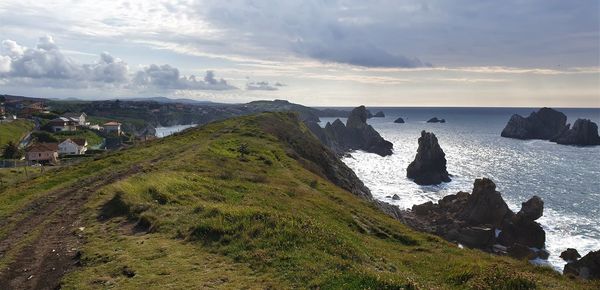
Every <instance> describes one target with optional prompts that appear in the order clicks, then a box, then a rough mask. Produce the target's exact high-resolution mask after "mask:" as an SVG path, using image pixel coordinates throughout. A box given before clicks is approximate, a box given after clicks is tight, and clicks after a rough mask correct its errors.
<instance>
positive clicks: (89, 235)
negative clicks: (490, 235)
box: [0, 113, 600, 289]
mask: <svg viewBox="0 0 600 290" xmlns="http://www.w3.org/2000/svg"><path fill="white" fill-rule="evenodd" d="M332 156H333V155H331V153H330V152H328V151H326V150H325V149H324V148H323V147H322V146H321V145H320V144H319V143H318V141H317V140H316V139H315V138H314V137H313V136H312V135H310V134H308V133H307V129H306V127H304V126H303V125H302V124H301V123H300V122H299V121H298V120H297V117H296V116H295V115H292V114H288V113H263V114H260V115H255V116H246V117H239V118H234V119H230V120H226V121H222V122H217V123H211V124H208V125H206V126H203V127H200V128H194V129H191V130H187V131H185V132H183V133H179V134H175V135H173V136H170V137H167V138H164V139H160V140H156V141H152V142H149V143H146V144H143V145H141V146H136V147H133V148H130V149H127V150H121V151H118V152H113V153H110V154H108V155H105V156H102V157H98V158H96V160H94V161H90V162H86V163H81V164H77V165H74V166H70V167H65V168H59V169H56V170H52V171H50V172H46V173H45V174H42V175H39V176H37V177H36V178H35V179H33V180H28V181H24V182H21V183H19V184H17V185H16V186H14V187H10V188H2V189H0V253H3V255H0V286H5V287H0V288H34V287H36V286H38V287H41V286H42V285H52V284H53V283H58V281H62V282H61V284H62V289H106V288H114V289H198V288H211V287H214V288H227V289H242V288H248V289H256V288H261V289H263V288H275V289H286V288H321V289H366V288H368V289H432V288H435V289H536V288H556V289H597V288H598V287H599V286H600V284H598V283H596V284H593V283H590V282H581V281H571V280H569V279H567V278H564V277H562V276H561V275H559V274H557V273H555V272H554V271H553V270H551V269H549V268H542V267H534V266H532V265H530V264H529V263H528V262H526V261H517V260H513V259H510V258H505V257H498V256H493V255H490V254H486V253H483V252H480V251H476V250H467V249H460V248H458V247H456V246H455V245H453V244H450V243H448V242H446V241H443V240H441V239H440V238H437V237H435V236H431V235H427V234H423V233H418V232H415V231H413V230H411V229H409V228H408V227H406V226H405V225H403V224H402V223H400V222H398V221H397V220H394V219H393V218H391V217H389V216H387V215H385V214H383V213H382V212H380V211H379V210H378V209H377V208H376V207H375V206H374V205H373V204H372V203H370V202H369V201H367V200H365V199H363V198H360V197H358V196H356V195H354V194H352V193H350V192H349V191H347V190H344V189H342V188H340V187H338V186H337V185H335V184H333V183H332V182H331V181H330V179H335V178H333V177H332V176H334V175H335V172H338V171H341V172H343V171H344V170H346V169H347V168H345V166H344V165H343V164H341V163H335V162H334V163H331V162H330V161H331V158H332ZM328 160H329V161H328ZM325 161H328V162H329V163H326V162H325ZM334 171H335V172H334ZM327 176H329V178H328V177H327ZM336 183H339V184H348V180H340V179H337V180H336ZM31 265H33V266H31ZM24 269H25V270H24ZM63 272H66V275H63ZM6 286H8V287H6Z"/></svg>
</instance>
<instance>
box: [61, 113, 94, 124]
mask: <svg viewBox="0 0 600 290" xmlns="http://www.w3.org/2000/svg"><path fill="white" fill-rule="evenodd" d="M62 116H63V117H65V118H67V119H70V120H71V121H73V122H75V123H77V125H79V126H85V125H88V123H86V122H85V118H86V117H87V115H86V114H85V113H64V114H63V115H62Z"/></svg>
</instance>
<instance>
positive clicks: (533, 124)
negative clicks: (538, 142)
mask: <svg viewBox="0 0 600 290" xmlns="http://www.w3.org/2000/svg"><path fill="white" fill-rule="evenodd" d="M567 129H568V126H567V116H566V115H565V114H563V113H561V112H559V111H556V110H554V109H550V108H541V109H540V110H538V111H537V112H532V113H531V114H530V115H529V116H528V117H527V118H524V117H523V116H520V115H517V114H515V115H513V116H512V117H511V118H510V120H509V121H508V123H507V124H506V127H504V130H502V133H501V134H500V135H501V136H502V137H508V138H516V139H543V140H550V139H552V138H556V137H557V136H559V135H560V134H561V133H563V131H565V130H567Z"/></svg>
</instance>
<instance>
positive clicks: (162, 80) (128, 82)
mask: <svg viewBox="0 0 600 290" xmlns="http://www.w3.org/2000/svg"><path fill="white" fill-rule="evenodd" d="M0 80H4V82H5V83H6V82H7V81H8V82H9V83H12V84H19V85H28V86H36V85H37V86H44V87H55V88H69V87H71V88H85V87H102V86H111V87H122V88H128V89H132V90H136V89H158V90H230V89H235V87H234V86H231V85H229V84H228V83H227V81H225V80H224V79H216V78H215V75H214V72H213V71H208V72H207V73H206V76H205V77H204V79H197V78H196V76H194V75H191V76H184V75H181V74H180V72H179V69H177V68H176V67H172V66H170V65H168V64H165V65H161V66H159V65H155V64H153V65H150V66H148V67H146V68H143V69H141V70H139V71H137V72H136V73H132V72H131V71H130V69H129V66H128V65H127V63H126V62H124V61H123V60H121V59H119V58H116V57H114V56H112V55H110V54H109V53H107V52H103V53H101V54H100V59H99V60H98V61H97V62H95V63H92V64H79V63H77V62H75V61H74V60H72V59H71V58H69V57H67V56H66V55H65V54H63V52H62V51H61V50H60V49H59V47H58V46H57V45H56V43H55V42H54V40H53V39H52V37H50V36H44V37H41V38H40V39H39V41H38V44H37V45H36V47H35V48H27V47H23V46H21V45H19V44H18V43H16V42H15V41H12V40H4V41H2V49H1V50H0Z"/></svg>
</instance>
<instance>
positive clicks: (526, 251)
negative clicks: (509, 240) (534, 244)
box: [506, 243, 537, 260]
mask: <svg viewBox="0 0 600 290" xmlns="http://www.w3.org/2000/svg"><path fill="white" fill-rule="evenodd" d="M506 253H507V254H508V255H509V256H511V257H513V258H515V259H519V260H524V259H527V260H533V259H535V258H536V257H537V254H536V251H534V250H532V249H531V248H529V247H527V246H525V245H522V244H519V243H516V244H513V245H512V246H510V247H508V248H507V249H506Z"/></svg>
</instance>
